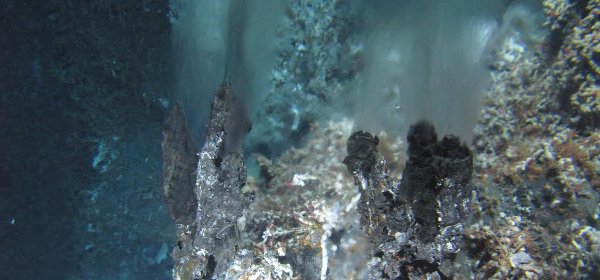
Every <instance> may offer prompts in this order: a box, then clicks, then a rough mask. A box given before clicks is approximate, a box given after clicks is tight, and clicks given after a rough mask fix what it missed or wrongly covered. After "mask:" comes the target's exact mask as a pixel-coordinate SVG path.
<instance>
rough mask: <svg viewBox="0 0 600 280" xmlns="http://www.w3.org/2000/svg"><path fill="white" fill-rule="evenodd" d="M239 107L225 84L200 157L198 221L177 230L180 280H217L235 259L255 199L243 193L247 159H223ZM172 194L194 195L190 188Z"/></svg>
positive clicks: (236, 156) (176, 272) (176, 259)
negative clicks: (242, 224) (244, 218)
mask: <svg viewBox="0 0 600 280" xmlns="http://www.w3.org/2000/svg"><path fill="white" fill-rule="evenodd" d="M234 104H235V96H234V93H233V91H232V89H231V88H230V87H229V85H228V84H227V83H223V84H222V85H221V87H220V88H219V89H218V90H217V92H216V94H215V97H214V98H213V102H212V112H211V117H210V120H209V122H208V125H207V128H208V133H207V137H206V142H205V143H204V146H203V147H202V149H201V150H200V153H199V154H198V165H197V169H196V172H195V185H194V189H193V194H194V195H195V199H196V201H197V205H196V206H197V207H196V208H195V212H196V213H195V218H194V220H193V222H192V223H190V224H179V225H178V230H177V232H178V238H179V241H178V243H177V246H176V247H175V249H174V250H173V253H172V256H173V259H174V262H175V266H174V268H173V277H174V278H175V279H212V278H214V276H216V275H219V274H220V273H222V272H223V271H224V270H225V268H226V267H227V266H228V265H229V263H230V262H231V260H232V258H233V256H234V255H235V254H236V251H237V245H238V243H239V230H238V219H239V218H240V217H241V216H242V214H243V211H244V209H246V208H247V207H248V205H249V204H250V202H251V195H250V194H248V193H242V188H243V187H244V185H245V184H246V168H245V166H244V162H243V160H242V156H241V155H240V154H237V153H230V154H226V155H224V154H223V150H224V148H225V147H224V144H225V137H226V134H227V132H228V131H226V130H227V129H226V128H228V123H229V121H230V118H231V115H232V114H233V113H234V112H232V107H233V106H234ZM167 135H168V134H167ZM182 138H183V140H186V139H185V138H184V137H182ZM184 143H187V142H184ZM175 152H184V150H183V149H180V150H176V151H175ZM181 158H184V156H181ZM166 179H169V178H166ZM174 183H183V184H185V183H187V182H186V181H175V182H174ZM171 188H173V189H175V190H181V191H185V192H186V195H189V192H187V188H186V186H185V185H184V186H181V187H177V186H173V187H171ZM184 202H185V201H184ZM170 208H171V209H173V208H175V209H177V207H170ZM172 214H173V213H172ZM186 220H187V219H186Z"/></svg>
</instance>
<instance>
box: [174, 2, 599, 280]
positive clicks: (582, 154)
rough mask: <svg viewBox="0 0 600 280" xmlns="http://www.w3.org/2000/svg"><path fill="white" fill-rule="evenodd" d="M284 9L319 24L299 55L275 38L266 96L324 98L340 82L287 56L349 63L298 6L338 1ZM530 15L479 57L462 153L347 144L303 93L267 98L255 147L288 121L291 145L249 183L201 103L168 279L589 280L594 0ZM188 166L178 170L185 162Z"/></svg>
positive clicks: (594, 165) (418, 142) (423, 140)
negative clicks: (185, 209)
mask: <svg viewBox="0 0 600 280" xmlns="http://www.w3.org/2000/svg"><path fill="white" fill-rule="evenodd" d="M305 2H306V3H305ZM312 2H314V3H312ZM299 3H300V4H291V5H290V6H289V7H288V9H289V11H288V14H287V16H288V18H289V22H288V23H289V25H290V26H294V25H297V24H299V21H301V23H302V25H307V26H311V25H312V24H314V25H315V26H321V27H323V28H325V27H328V28H325V29H323V30H322V31H320V29H319V28H314V29H313V28H307V29H306V30H308V31H306V32H310V31H314V32H316V34H313V35H314V36H313V35H310V34H309V35H306V34H303V36H304V37H305V38H306V36H308V37H310V38H312V40H311V41H310V44H309V43H306V42H300V41H298V40H296V41H294V39H293V38H294V37H293V36H292V37H290V38H292V39H290V40H292V41H294V42H293V44H291V45H292V46H293V48H291V49H286V51H285V52H282V53H283V54H282V59H281V61H280V63H279V64H278V66H277V68H276V69H275V70H273V73H272V75H273V82H274V90H273V93H272V94H276V93H277V92H278V91H277V89H280V88H286V87H291V88H289V89H288V90H285V92H295V91H300V90H302V89H303V88H304V87H306V88H309V89H312V90H308V91H310V92H312V91H315V92H320V93H322V94H325V95H328V94H335V93H330V92H336V91H339V90H340V89H342V88H344V83H346V82H348V81H350V80H351V76H352V75H350V76H348V75H345V76H335V75H334V76H331V77H329V79H330V80H328V82H327V83H325V82H323V81H321V80H320V79H321V78H323V77H324V76H323V75H325V74H323V73H321V74H319V73H317V72H315V71H316V70H314V69H313V70H314V71H312V70H311V68H310V67H308V68H301V69H305V70H304V71H305V72H302V73H295V72H293V71H294V69H296V67H295V66H294V63H300V62H299V61H302V59H300V58H298V57H303V59H304V58H306V57H313V56H314V59H312V60H311V61H313V62H314V63H316V64H317V65H320V66H321V67H316V68H315V69H324V68H323V67H325V68H327V67H326V66H327V65H329V66H331V65H334V64H335V63H333V62H331V61H328V60H327V59H325V60H323V59H321V58H323V57H327V58H328V59H333V58H338V59H340V60H344V59H349V60H352V59H355V58H356V57H354V58H353V57H352V56H348V57H345V58H344V57H341V56H339V55H336V54H335V53H334V54H327V55H320V50H322V49H321V48H324V49H329V50H332V49H336V48H343V47H340V44H342V45H343V43H340V42H337V41H336V40H335V38H339V37H337V36H336V34H333V35H332V34H329V35H327V32H333V33H335V32H337V31H336V30H337V29H336V28H335V26H330V25H331V22H330V21H328V17H323V18H318V19H315V21H314V22H312V21H310V20H307V19H306V17H303V16H302V11H305V10H303V7H301V5H306V4H307V3H310V4H314V5H313V6H311V7H312V9H332V10H335V8H339V7H340V6H336V5H334V4H331V3H336V1H332V2H328V1H325V2H321V1H300V2H299ZM327 3H330V4H331V5H327ZM543 7H544V13H545V16H546V23H545V25H544V26H545V28H546V29H547V33H545V35H544V38H543V39H539V40H530V39H529V38H528V37H527V34H523V33H518V32H516V33H513V34H510V35H509V36H505V37H504V38H503V39H502V40H501V43H500V44H499V48H498V49H497V51H496V52H495V53H494V54H493V55H492V58H491V59H490V61H491V62H490V64H489V65H490V67H489V68H490V72H491V76H492V82H491V85H490V87H489V88H488V90H487V91H486V93H485V94H484V97H483V104H484V105H483V109H482V111H481V114H480V116H479V118H478V122H477V126H476V127H475V129H474V137H473V141H472V143H469V144H464V142H461V141H460V140H458V139H457V138H454V137H444V138H442V139H441V140H439V141H438V136H437V135H436V133H435V129H434V128H433V126H430V125H429V124H423V123H420V124H416V125H415V126H413V127H412V128H411V130H410V132H409V135H408V138H407V139H404V138H403V137H396V136H391V135H388V134H386V133H385V132H381V133H378V135H373V134H369V133H368V132H358V133H357V132H355V130H356V129H355V128H354V122H353V120H351V119H347V118H337V119H333V120H330V121H325V122H316V121H311V114H314V112H313V113H311V110H313V109H314V108H313V107H310V106H309V107H306V106H304V105H303V106H300V103H302V102H306V103H310V104H314V102H312V101H307V100H308V99H311V98H315V99H319V98H321V97H319V96H318V95H316V94H315V93H314V92H312V93H311V94H308V95H306V96H307V97H306V98H307V100H303V99H300V100H297V102H299V105H298V108H304V109H298V110H303V111H298V110H293V109H292V110H289V107H283V105H278V104H277V103H278V102H279V101H273V103H274V104H273V105H272V107H273V108H280V109H281V112H283V113H281V114H280V115H278V113H277V112H278V111H277V110H276V109H273V110H270V112H271V113H273V112H275V113H273V115H271V116H269V117H270V118H272V120H271V121H272V122H278V120H279V122H280V123H279V125H275V126H274V127H275V128H276V129H275V131H276V132H277V133H274V134H270V135H268V134H265V135H264V137H267V138H268V137H274V138H282V137H283V138H285V137H286V135H288V136H289V135H290V134H293V133H295V132H296V131H297V130H298V129H299V125H304V126H306V127H304V128H303V130H304V132H303V133H304V134H305V135H306V136H304V139H303V140H302V141H300V142H298V143H297V145H296V146H295V147H292V148H288V149H286V150H284V151H283V152H282V153H281V156H279V157H278V158H276V159H274V158H271V157H269V156H270V155H263V154H260V153H255V154H253V155H252V157H253V158H254V159H255V160H256V162H257V164H258V166H259V169H260V175H253V176H248V177H247V178H246V169H245V167H244V165H243V164H242V163H241V161H240V159H239V158H237V157H236V156H223V155H222V152H221V150H222V149H223V142H224V141H225V140H224V137H226V136H225V134H226V132H227V131H226V130H227V128H226V127H227V125H226V124H225V123H226V122H227V118H228V116H229V114H230V111H229V109H228V107H227V104H226V99H227V98H216V99H215V101H213V117H212V119H211V121H210V125H209V133H208V137H207V140H206V143H205V144H204V147H203V149H202V150H201V151H200V153H199V157H200V159H199V165H198V169H197V170H196V172H195V173H194V175H193V176H192V177H188V178H186V179H185V180H183V181H185V182H193V183H192V184H195V187H193V190H190V189H189V188H182V189H183V190H182V191H184V192H188V193H189V194H191V195H194V196H195V197H196V198H197V201H198V202H197V209H198V211H197V213H192V214H185V215H188V216H186V217H187V218H190V217H191V218H190V219H180V220H186V222H185V223H181V224H179V225H178V236H179V242H178V244H177V247H176V248H175V250H174V252H173V254H172V256H173V257H174V262H175V267H174V270H173V277H174V278H175V279H212V278H217V279H449V278H455V279H509V278H510V279H597V278H600V271H599V268H600V231H598V226H599V225H598V219H599V218H600V206H599V199H600V196H599V191H600V130H599V129H600V122H599V121H600V103H599V99H598V93H599V83H600V82H599V79H600V71H599V70H600V67H599V66H600V2H599V1H577V2H570V1H560V0H559V1H554V0H547V1H544V3H543ZM324 13H325V14H328V13H335V12H333V11H329V12H324ZM298 18H303V19H298ZM309 18H310V17H309ZM321 21H324V23H323V22H321ZM338 31H339V30H338ZM321 32H325V33H321ZM332 40H333V41H332ZM332 44H333V45H335V46H332ZM348 48H349V49H350V47H349V45H348ZM350 54H352V55H359V53H357V52H350ZM294 57H296V58H298V59H294ZM306 59H308V58H306ZM337 63H339V61H338V62H337ZM348 63H349V62H346V64H348ZM350 64H351V63H350ZM306 71H309V72H310V73H308V72H306ZM298 75H299V76H298ZM300 76H301V77H300ZM294 77H295V78H294ZM340 77H344V78H340ZM331 80H333V82H331ZM287 83H290V85H289V86H288V85H287ZM292 85H293V87H292ZM323 88H327V89H329V91H328V90H324V89H323ZM222 91H223V89H220V90H219V92H222ZM220 94H222V93H220ZM274 100H275V99H274ZM277 100H279V99H277ZM222 102H225V103H222ZM278 106H279V107H278ZM319 106H323V105H319ZM282 108H287V109H285V110H284V109H282ZM293 108H294V107H293ZM315 110H316V109H315ZM290 114H291V116H290ZM294 114H296V115H294ZM171 122H172V123H175V124H177V123H182V122H184V121H183V120H171ZM287 122H289V123H287ZM290 123H291V125H290ZM258 131H261V130H260V128H258ZM281 131H283V132H282V133H283V134H279V132H281ZM171 133H173V134H176V133H182V132H173V131H171ZM167 135H168V134H167ZM183 138H185V136H184V137H183ZM440 138H441V137H440ZM349 139H350V140H349ZM263 140H264V139H263ZM263 140H261V141H263ZM264 141H265V142H270V141H273V139H270V140H264ZM277 141H279V140H278V139H275V142H277ZM169 144H172V143H170V142H169V141H165V142H163V145H167V146H168V145H169ZM405 149H408V153H405V152H404V150H405ZM258 150H260V149H258ZM238 156H239V155H238ZM190 161H192V160H190V159H188V160H186V164H185V166H187V168H189V167H190V165H191V166H194V167H195V166H196V161H193V162H192V163H190ZM165 168H169V166H166V167H165ZM183 169H184V170H187V169H185V168H183ZM172 170H173V169H169V172H172ZM165 172H166V171H165ZM173 180H174V181H170V183H173V182H175V183H174V184H172V185H169V190H168V191H169V192H172V191H173V190H174V189H171V187H172V186H173V185H177V180H179V179H177V178H175V179H173ZM187 184H189V183H187ZM219 184H223V185H224V186H226V192H225V189H222V188H220V187H218V186H219ZM234 198H235V199H234ZM232 199H233V200H232ZM250 201H251V202H250ZM169 203H170V206H171V207H173V205H175V206H176V205H177V203H178V201H177V200H171V201H170V202H169ZM195 203H196V202H195ZM178 214H181V213H178ZM179 218H181V217H179Z"/></svg>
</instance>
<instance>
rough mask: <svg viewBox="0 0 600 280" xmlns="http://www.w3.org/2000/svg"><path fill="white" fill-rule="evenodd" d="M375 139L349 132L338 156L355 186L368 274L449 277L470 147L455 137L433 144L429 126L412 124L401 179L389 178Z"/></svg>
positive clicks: (465, 204) (465, 205) (464, 206)
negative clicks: (367, 244) (365, 238)
mask: <svg viewBox="0 0 600 280" xmlns="http://www.w3.org/2000/svg"><path fill="white" fill-rule="evenodd" d="M376 139H377V138H375V137H373V136H371V135H369V134H368V133H365V132H356V133H354V134H353V135H352V136H351V137H350V139H349V140H348V152H349V155H348V156H347V157H346V159H345V160H344V162H345V163H346V165H347V167H348V169H349V170H351V172H352V173H353V174H354V176H355V179H356V182H357V183H358V184H359V185H360V192H361V195H362V197H361V200H360V202H359V204H358V211H359V213H360V215H361V225H362V226H363V229H364V231H365V233H366V234H367V236H368V238H369V239H370V242H371V247H370V254H371V257H372V259H371V262H370V270H371V272H370V275H371V278H372V279H380V278H391V279H396V278H409V279H420V277H434V278H440V277H451V276H452V275H453V274H454V272H453V268H452V266H451V261H452V259H453V258H454V256H455V254H456V253H457V252H458V250H459V248H460V242H461V239H462V233H463V231H464V225H463V222H464V220H465V218H466V216H467V213H468V209H469V203H470V200H469V196H470V193H471V186H470V185H469V181H470V178H471V172H472V169H473V168H472V155H471V152H470V150H469V149H468V148H467V147H466V146H465V145H463V144H461V143H460V141H459V140H458V138H456V137H454V136H445V137H444V138H443V139H442V140H440V141H438V138H437V134H436V132H435V129H434V127H433V126H432V125H431V124H429V123H427V122H420V123H417V124H416V125H413V126H412V127H411V129H410V131H409V134H408V143H409V148H408V153H409V157H410V159H409V161H408V163H407V165H406V168H405V170H404V173H403V178H402V181H401V182H400V183H399V182H395V181H393V180H391V179H390V178H389V176H387V174H386V171H385V161H384V160H383V158H382V157H381V155H380V154H379V152H378V151H377V147H376V145H377V141H376ZM360 159H362V161H360Z"/></svg>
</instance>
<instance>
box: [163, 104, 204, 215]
mask: <svg viewBox="0 0 600 280" xmlns="http://www.w3.org/2000/svg"><path fill="white" fill-rule="evenodd" d="M162 150H163V193H164V197H165V202H166V204H167V207H168V208H169V212H170V213H171V218H173V220H174V221H175V223H178V224H186V225H189V224H191V223H192V222H193V221H194V218H195V216H196V205H197V202H196V197H195V195H194V183H193V182H194V179H193V172H194V169H195V165H196V161H197V159H196V151H195V146H194V143H193V142H192V138H191V136H190V134H189V131H188V128H187V126H186V122H185V117H184V115H183V112H182V111H181V107H180V106H179V104H176V105H175V106H174V107H173V109H172V110H171V113H170V114H169V117H168V118H167V121H166V122H165V125H164V128H163V140H162Z"/></svg>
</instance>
